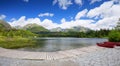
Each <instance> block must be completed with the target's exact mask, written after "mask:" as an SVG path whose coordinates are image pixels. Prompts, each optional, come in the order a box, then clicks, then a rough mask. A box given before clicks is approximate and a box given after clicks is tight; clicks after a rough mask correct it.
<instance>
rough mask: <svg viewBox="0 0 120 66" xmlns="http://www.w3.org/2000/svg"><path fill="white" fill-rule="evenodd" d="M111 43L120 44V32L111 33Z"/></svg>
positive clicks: (113, 31)
mask: <svg viewBox="0 0 120 66" xmlns="http://www.w3.org/2000/svg"><path fill="white" fill-rule="evenodd" d="M109 41H110V42H120V31H117V30H112V31H111V32H110V33H109Z"/></svg>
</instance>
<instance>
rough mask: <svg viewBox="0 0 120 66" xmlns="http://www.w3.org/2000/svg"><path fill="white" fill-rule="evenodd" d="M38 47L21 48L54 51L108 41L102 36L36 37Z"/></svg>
mask: <svg viewBox="0 0 120 66" xmlns="http://www.w3.org/2000/svg"><path fill="white" fill-rule="evenodd" d="M36 40H37V43H36V47H34V48H31V47H26V48H20V49H18V50H22V51H36V52H54V51H61V50H69V49H75V48H81V47H87V46H92V45H96V43H98V42H104V41H108V40H107V39H102V38H70V37H68V38H62V37H59V38H36Z"/></svg>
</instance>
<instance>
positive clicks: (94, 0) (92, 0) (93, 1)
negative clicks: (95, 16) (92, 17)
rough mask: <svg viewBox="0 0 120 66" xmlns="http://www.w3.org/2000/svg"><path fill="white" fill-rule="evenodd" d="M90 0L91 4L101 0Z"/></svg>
mask: <svg viewBox="0 0 120 66" xmlns="http://www.w3.org/2000/svg"><path fill="white" fill-rule="evenodd" d="M90 1H91V2H90V4H93V3H95V2H100V1H102V0H90Z"/></svg>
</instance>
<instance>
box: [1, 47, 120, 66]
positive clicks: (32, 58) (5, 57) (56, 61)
mask: <svg viewBox="0 0 120 66" xmlns="http://www.w3.org/2000/svg"><path fill="white" fill-rule="evenodd" d="M0 66H120V48H103V47H98V46H90V47H84V48H77V49H71V50H65V51H57V52H28V51H18V50H10V49H4V48H0Z"/></svg>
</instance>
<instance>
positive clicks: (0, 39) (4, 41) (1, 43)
mask: <svg viewBox="0 0 120 66" xmlns="http://www.w3.org/2000/svg"><path fill="white" fill-rule="evenodd" d="M32 46H35V41H34V40H32V39H30V38H29V39H28V38H23V37H20V36H17V37H13V38H7V37H4V36H0V47H3V48H7V49H17V48H23V47H32Z"/></svg>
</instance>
